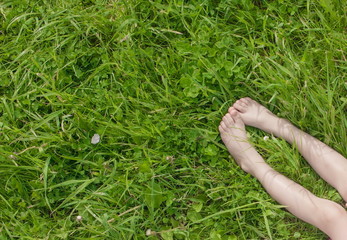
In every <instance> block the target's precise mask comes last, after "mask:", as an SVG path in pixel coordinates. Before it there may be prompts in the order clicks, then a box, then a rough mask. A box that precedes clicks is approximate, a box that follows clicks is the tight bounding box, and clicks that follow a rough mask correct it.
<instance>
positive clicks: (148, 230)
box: [146, 229, 156, 236]
mask: <svg viewBox="0 0 347 240" xmlns="http://www.w3.org/2000/svg"><path fill="white" fill-rule="evenodd" d="M155 234H156V232H155V231H152V230H151V229H147V231H146V236H151V235H155Z"/></svg>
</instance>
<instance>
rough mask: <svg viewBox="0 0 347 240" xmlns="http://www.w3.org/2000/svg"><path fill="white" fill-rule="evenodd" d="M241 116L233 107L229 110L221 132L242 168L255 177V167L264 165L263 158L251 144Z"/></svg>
mask: <svg viewBox="0 0 347 240" xmlns="http://www.w3.org/2000/svg"><path fill="white" fill-rule="evenodd" d="M240 115H241V114H240V113H239V112H238V111H237V110H236V109H234V108H233V107H231V108H229V113H227V114H226V115H225V116H224V117H223V120H222V121H221V123H220V125H219V132H220V135H221V137H222V140H223V142H224V144H225V146H226V147H227V148H228V150H229V153H230V154H231V155H232V156H233V157H234V159H235V160H236V162H237V164H238V165H240V167H241V168H242V169H243V170H244V171H246V172H248V173H250V174H252V175H253V169H254V167H255V166H254V165H255V164H256V163H264V160H263V159H262V157H261V156H260V155H259V154H258V152H257V151H256V150H255V148H254V147H253V146H252V145H251V144H250V143H249V141H248V139H247V135H246V129H245V124H244V123H243V121H242V119H241V116H240Z"/></svg>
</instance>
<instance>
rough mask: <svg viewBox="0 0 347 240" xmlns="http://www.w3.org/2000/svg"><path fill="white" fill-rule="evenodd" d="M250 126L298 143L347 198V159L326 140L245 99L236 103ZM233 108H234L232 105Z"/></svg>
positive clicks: (307, 158)
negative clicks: (320, 139)
mask: <svg viewBox="0 0 347 240" xmlns="http://www.w3.org/2000/svg"><path fill="white" fill-rule="evenodd" d="M233 107H234V108H235V109H237V110H238V111H239V112H240V116H241V119H242V120H243V122H244V123H245V124H246V125H249V126H253V127H256V128H259V129H261V130H264V131H266V132H268V133H271V134H274V135H275V136H278V137H281V138H284V139H285V140H286V141H288V142H289V143H295V144H296V145H297V147H298V149H299V151H300V153H301V154H302V155H303V156H304V158H305V159H306V160H307V161H308V163H309V164H310V165H311V166H312V167H313V168H314V170H315V171H316V172H317V173H318V174H319V175H320V176H321V177H322V178H323V179H324V180H325V181H327V182H328V183H329V184H330V185H332V186H333V187H334V188H336V189H337V190H338V191H339V193H340V194H341V196H342V198H343V199H344V200H345V201H347V159H346V158H345V157H343V156H342V155H341V154H340V153H338V152H336V151H335V150H334V149H332V148H330V147H329V146H327V145H326V144H324V143H323V142H321V141H319V140H318V139H316V138H314V137H312V136H311V135H309V134H307V133H305V132H303V131H301V130H300V129H298V128H297V127H295V126H294V125H293V124H292V123H290V122H289V121H288V120H285V119H282V118H279V117H277V116H276V115H274V114H273V113H271V112H270V111H269V110H268V109H267V108H265V107H264V106H262V105H260V104H259V103H257V102H256V101H254V100H252V99H251V98H242V99H240V100H238V101H236V102H235V103H234V105H233ZM230 111H232V109H231V108H230Z"/></svg>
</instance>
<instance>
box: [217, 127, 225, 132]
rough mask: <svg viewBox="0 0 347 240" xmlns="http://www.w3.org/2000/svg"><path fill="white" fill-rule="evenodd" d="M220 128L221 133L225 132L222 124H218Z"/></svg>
mask: <svg viewBox="0 0 347 240" xmlns="http://www.w3.org/2000/svg"><path fill="white" fill-rule="evenodd" d="M218 130H219V132H220V133H222V132H225V130H224V129H223V127H222V125H219V126H218Z"/></svg>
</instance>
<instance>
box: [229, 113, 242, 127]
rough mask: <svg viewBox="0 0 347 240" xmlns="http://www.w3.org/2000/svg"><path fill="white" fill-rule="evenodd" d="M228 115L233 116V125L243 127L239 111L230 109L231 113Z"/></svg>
mask: <svg viewBox="0 0 347 240" xmlns="http://www.w3.org/2000/svg"><path fill="white" fill-rule="evenodd" d="M229 114H230V116H231V117H232V118H233V120H234V122H235V125H237V126H239V127H243V126H244V123H243V121H242V118H241V116H240V113H239V112H238V111H236V110H234V111H231V113H229Z"/></svg>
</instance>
